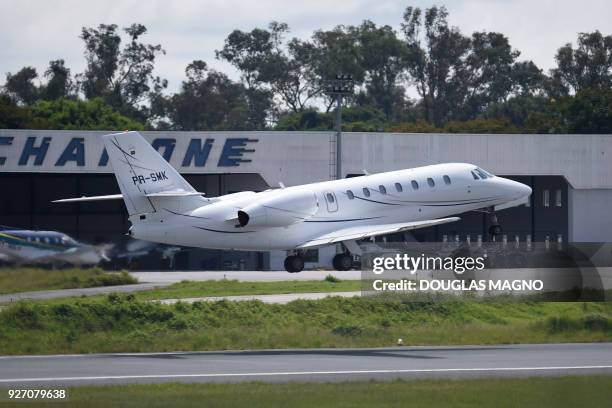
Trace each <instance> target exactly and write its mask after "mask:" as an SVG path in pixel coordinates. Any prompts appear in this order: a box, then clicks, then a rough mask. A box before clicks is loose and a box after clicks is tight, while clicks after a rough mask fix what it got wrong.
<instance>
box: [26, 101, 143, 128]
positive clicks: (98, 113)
mask: <svg viewBox="0 0 612 408" xmlns="http://www.w3.org/2000/svg"><path fill="white" fill-rule="evenodd" d="M32 115H33V116H34V117H36V118H38V119H39V120H43V121H46V122H47V123H48V127H47V128H49V129H66V130H124V129H129V130H143V129H144V126H143V125H142V124H141V123H138V122H136V121H134V120H132V119H130V118H128V117H126V116H123V115H122V114H120V113H118V112H117V111H115V110H113V108H112V107H111V106H109V105H108V104H106V103H105V102H104V101H103V100H102V99H101V98H94V99H91V100H88V101H81V100H72V99H65V98H59V99H55V100H51V101H39V102H37V103H36V104H35V105H33V106H32Z"/></svg>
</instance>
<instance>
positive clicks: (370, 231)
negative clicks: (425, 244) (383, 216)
mask: <svg viewBox="0 0 612 408" xmlns="http://www.w3.org/2000/svg"><path fill="white" fill-rule="evenodd" d="M460 219H461V218H459V217H449V218H439V219H436V220H425V221H413V222H402V223H396V224H382V225H365V226H360V227H348V228H344V229H341V230H338V231H334V232H330V233H328V234H325V235H322V236H320V237H317V238H314V239H312V240H310V241H307V242H304V243H303V244H301V245H298V248H312V247H319V246H323V245H329V244H334V243H337V242H343V241H352V240H359V239H363V238H369V237H376V236H379V235H388V234H393V233H396V232H402V231H410V230H415V229H418V228H426V227H432V226H434V225H440V224H446V223H449V222H455V221H459V220H460Z"/></svg>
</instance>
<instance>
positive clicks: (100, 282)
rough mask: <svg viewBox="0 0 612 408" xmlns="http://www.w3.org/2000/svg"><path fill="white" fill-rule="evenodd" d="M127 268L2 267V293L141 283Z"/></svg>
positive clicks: (0, 281) (0, 288)
mask: <svg viewBox="0 0 612 408" xmlns="http://www.w3.org/2000/svg"><path fill="white" fill-rule="evenodd" d="M137 282H138V281H137V280H136V278H134V277H132V276H131V275H130V274H129V273H127V272H126V271H121V272H106V271H104V270H102V269H100V268H90V269H77V268H73V269H39V268H2V269H0V293H16V292H28V291H35V290H51V289H73V288H90V287H95V286H115V285H127V284H131V283H137Z"/></svg>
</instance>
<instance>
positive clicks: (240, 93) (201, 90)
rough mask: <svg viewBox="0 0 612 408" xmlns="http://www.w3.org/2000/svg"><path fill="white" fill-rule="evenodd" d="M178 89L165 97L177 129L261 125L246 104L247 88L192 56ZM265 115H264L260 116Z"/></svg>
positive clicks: (259, 117)
mask: <svg viewBox="0 0 612 408" xmlns="http://www.w3.org/2000/svg"><path fill="white" fill-rule="evenodd" d="M185 74H186V76H187V78H186V80H185V81H183V84H182V86H181V91H180V92H178V93H176V94H174V95H172V96H171V97H170V98H168V99H167V100H166V106H167V112H166V113H167V116H168V117H169V119H170V121H171V123H172V125H170V127H171V128H173V129H177V130H255V129H261V128H263V127H264V126H265V122H263V121H262V117H261V116H259V112H261V111H264V112H265V108H264V109H261V110H259V109H260V108H262V107H261V106H258V105H257V106H256V107H255V109H253V106H252V105H251V104H250V96H251V94H249V92H248V90H247V89H245V87H244V86H243V85H242V84H240V83H235V82H233V81H231V80H230V79H229V78H228V77H227V76H226V75H225V74H223V73H220V72H217V71H215V70H209V69H208V66H207V64H206V63H205V62H204V61H200V60H196V61H193V62H192V63H190V64H189V65H188V66H187V68H186V69H185ZM264 119H265V118H264Z"/></svg>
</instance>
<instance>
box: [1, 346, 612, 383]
mask: <svg viewBox="0 0 612 408" xmlns="http://www.w3.org/2000/svg"><path fill="white" fill-rule="evenodd" d="M586 374H606V375H612V343H593V344H546V345H544V344H543V345H502V346H483V347H480V346H460V347H452V346H451V347H402V348H371V349H297V350H257V351H255V350H254V351H227V352H223V351H220V352H176V353H121V354H91V355H64V356H62V355H57V356H21V357H10V356H5V357H0V387H15V386H22V387H26V386H27V387H31V386H34V385H47V386H55V385H58V386H70V385H84V384H117V383H159V382H222V383H234V382H241V381H267V382H287V381H350V380H371V379H376V380H382V379H393V378H412V379H414V378H475V377H528V376H567V375H586Z"/></svg>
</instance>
